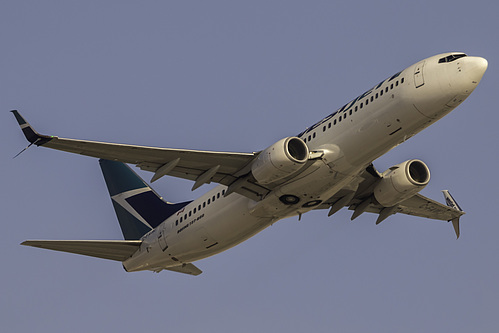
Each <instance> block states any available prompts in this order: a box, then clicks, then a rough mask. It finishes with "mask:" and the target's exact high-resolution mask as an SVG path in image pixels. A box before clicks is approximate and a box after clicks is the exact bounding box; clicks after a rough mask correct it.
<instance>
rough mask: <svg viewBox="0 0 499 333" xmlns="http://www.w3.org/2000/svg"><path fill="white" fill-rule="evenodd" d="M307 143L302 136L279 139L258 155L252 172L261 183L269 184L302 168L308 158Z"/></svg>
mask: <svg viewBox="0 0 499 333" xmlns="http://www.w3.org/2000/svg"><path fill="white" fill-rule="evenodd" d="M308 153H309V151H308V147H307V144H306V143H305V142H304V141H303V140H302V139H300V138H297V137H288V138H284V139H282V140H279V141H277V142H276V143H274V144H273V145H272V146H270V147H268V148H267V149H265V150H264V151H262V152H261V153H260V155H258V157H257V159H256V160H255V161H254V162H253V165H252V166H251V173H252V174H253V176H254V177H255V179H256V180H257V181H258V182H259V183H260V184H269V183H272V182H275V181H277V180H280V179H283V178H285V177H287V176H289V175H291V174H292V173H294V172H296V171H298V170H300V169H301V168H302V167H303V166H304V165H305V162H307V160H308Z"/></svg>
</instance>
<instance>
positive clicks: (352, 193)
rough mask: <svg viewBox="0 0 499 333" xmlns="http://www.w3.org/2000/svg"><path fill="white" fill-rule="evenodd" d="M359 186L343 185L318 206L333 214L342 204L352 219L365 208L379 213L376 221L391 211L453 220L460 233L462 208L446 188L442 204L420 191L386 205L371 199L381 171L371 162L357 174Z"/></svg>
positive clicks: (385, 216) (391, 212)
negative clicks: (350, 212) (346, 186)
mask: <svg viewBox="0 0 499 333" xmlns="http://www.w3.org/2000/svg"><path fill="white" fill-rule="evenodd" d="M358 179H359V180H360V181H359V182H358V184H357V185H358V186H356V187H353V189H352V188H345V189H343V190H341V191H339V192H338V193H337V194H335V195H334V196H333V197H331V198H330V199H328V200H327V201H325V202H324V203H323V204H322V205H320V206H318V209H321V208H322V209H330V213H329V215H332V214H334V213H335V212H337V211H338V210H340V209H341V208H343V207H347V208H348V209H349V210H352V211H353V214H352V220H354V219H355V218H357V217H358V216H360V215H361V214H363V213H365V212H368V213H374V214H378V217H377V220H376V224H378V223H381V222H382V221H383V220H385V219H386V218H388V217H389V216H391V215H393V214H397V213H399V214H406V215H412V216H419V217H424V218H428V219H433V220H440V221H452V224H453V226H454V229H455V232H456V235H457V236H458V237H459V217H460V216H461V215H463V214H464V212H463V211H462V210H461V209H460V208H459V206H458V205H457V203H455V201H454V199H453V198H452V197H451V196H450V194H449V193H448V191H444V195H445V197H446V201H448V202H449V201H450V202H451V204H449V203H448V204H447V205H445V204H442V203H440V202H437V201H435V200H432V199H430V198H427V197H425V196H423V195H421V194H419V193H417V194H415V195H413V196H412V197H410V198H408V199H406V200H403V201H401V202H400V203H397V204H395V205H394V206H392V207H385V206H383V205H381V204H380V203H379V202H377V201H376V200H375V199H374V195H373V192H374V188H375V186H376V184H377V182H378V181H379V180H380V179H381V174H380V173H379V172H377V171H376V170H375V169H374V167H373V166H372V165H370V166H369V167H368V168H367V169H366V170H365V171H364V172H363V173H362V174H360V175H359V177H358Z"/></svg>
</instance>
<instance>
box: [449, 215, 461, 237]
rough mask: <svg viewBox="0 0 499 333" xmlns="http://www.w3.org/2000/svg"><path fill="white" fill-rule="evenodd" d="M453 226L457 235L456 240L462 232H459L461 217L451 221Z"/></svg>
mask: <svg viewBox="0 0 499 333" xmlns="http://www.w3.org/2000/svg"><path fill="white" fill-rule="evenodd" d="M451 222H452V226H453V227H454V231H455V233H456V240H457V239H459V236H460V235H461V232H460V230H459V217H458V218H455V219H453V220H451Z"/></svg>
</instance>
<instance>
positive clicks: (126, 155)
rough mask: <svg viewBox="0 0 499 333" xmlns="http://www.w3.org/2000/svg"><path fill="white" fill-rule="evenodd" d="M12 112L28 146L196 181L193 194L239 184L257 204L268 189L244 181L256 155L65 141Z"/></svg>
mask: <svg viewBox="0 0 499 333" xmlns="http://www.w3.org/2000/svg"><path fill="white" fill-rule="evenodd" d="M11 112H12V113H13V114H14V116H15V117H16V120H17V122H18V123H19V126H20V127H21V129H22V131H23V133H24V135H25V137H26V139H27V140H28V141H29V142H30V146H31V145H33V144H34V145H37V146H42V147H46V148H52V149H57V150H62V151H66V152H70V153H76V154H81V155H86V156H91V157H97V158H102V159H106V160H114V161H120V162H124V163H130V164H135V165H137V166H138V167H139V168H141V169H142V170H146V171H151V172H154V176H153V177H152V179H151V181H153V182H154V181H156V180H158V179H159V178H161V177H162V176H165V175H169V176H173V177H179V178H184V179H189V180H193V181H195V183H194V186H193V187H192V189H193V190H195V189H196V188H198V187H200V186H201V185H203V184H206V183H210V182H212V181H213V182H216V183H220V184H223V185H226V186H230V185H232V184H234V183H235V182H236V180H238V183H237V184H236V185H237V186H233V188H232V190H231V192H237V193H239V194H242V195H245V196H247V197H249V198H251V199H253V200H257V201H258V200H260V199H261V198H262V197H263V196H265V195H266V194H267V193H268V192H269V189H267V188H265V187H263V186H261V185H259V184H257V183H256V182H255V181H254V180H252V179H250V177H244V176H245V175H247V174H249V171H250V170H249V168H248V167H249V165H250V164H251V161H252V160H253V159H254V158H255V157H256V156H257V155H258V153H229V152H215V151H198V150H186V149H170V148H157V147H144V146H135V145H126V144H117V143H107V142H96V141H87V140H74V139H64V138H59V137H56V136H49V135H42V134H39V133H38V132H36V131H35V130H34V129H33V127H32V126H31V125H30V124H29V123H28V122H27V121H26V120H25V119H24V118H23V117H22V116H21V115H20V114H19V112H18V111H16V110H13V111H11ZM28 147H29V146H28Z"/></svg>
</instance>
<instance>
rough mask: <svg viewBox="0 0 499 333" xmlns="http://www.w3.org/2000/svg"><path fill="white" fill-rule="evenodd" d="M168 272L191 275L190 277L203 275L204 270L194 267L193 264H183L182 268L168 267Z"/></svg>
mask: <svg viewBox="0 0 499 333" xmlns="http://www.w3.org/2000/svg"><path fill="white" fill-rule="evenodd" d="M165 269H166V270H168V271H173V272H177V273H184V274H189V275H199V274H201V273H203V271H202V270H200V269H199V268H197V267H196V266H194V265H193V264H183V265H181V266H175V267H168V268H165Z"/></svg>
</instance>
